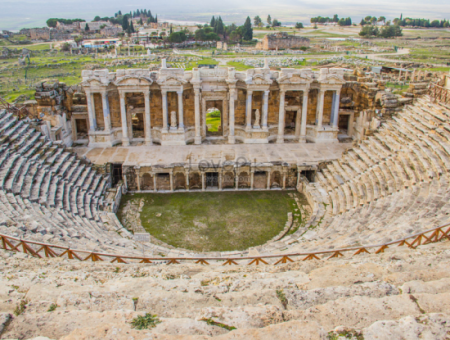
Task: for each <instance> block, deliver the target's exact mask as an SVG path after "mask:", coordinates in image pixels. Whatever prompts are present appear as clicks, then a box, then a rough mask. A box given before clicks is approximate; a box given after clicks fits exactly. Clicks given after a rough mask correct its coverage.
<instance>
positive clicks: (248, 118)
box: [245, 91, 253, 130]
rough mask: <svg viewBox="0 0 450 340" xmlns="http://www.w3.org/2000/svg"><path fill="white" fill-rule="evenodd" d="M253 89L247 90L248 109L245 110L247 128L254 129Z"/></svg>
mask: <svg viewBox="0 0 450 340" xmlns="http://www.w3.org/2000/svg"><path fill="white" fill-rule="evenodd" d="M252 95H253V91H247V109H246V112H245V120H246V127H245V129H246V130H251V129H252V98H253V96H252Z"/></svg>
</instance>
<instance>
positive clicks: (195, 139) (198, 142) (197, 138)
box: [194, 136, 202, 145]
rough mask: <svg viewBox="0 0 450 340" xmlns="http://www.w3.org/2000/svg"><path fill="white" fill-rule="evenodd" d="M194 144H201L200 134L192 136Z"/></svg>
mask: <svg viewBox="0 0 450 340" xmlns="http://www.w3.org/2000/svg"><path fill="white" fill-rule="evenodd" d="M194 144H197V145H198V144H202V137H201V136H195V138H194Z"/></svg>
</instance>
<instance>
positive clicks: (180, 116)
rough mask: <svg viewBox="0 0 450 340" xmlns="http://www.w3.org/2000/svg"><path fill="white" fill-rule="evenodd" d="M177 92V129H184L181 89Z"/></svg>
mask: <svg viewBox="0 0 450 340" xmlns="http://www.w3.org/2000/svg"><path fill="white" fill-rule="evenodd" d="M177 94H178V130H180V131H184V111H183V90H181V91H177Z"/></svg>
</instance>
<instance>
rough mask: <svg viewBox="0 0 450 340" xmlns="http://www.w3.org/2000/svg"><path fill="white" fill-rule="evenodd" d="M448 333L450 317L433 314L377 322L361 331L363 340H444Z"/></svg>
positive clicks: (449, 330)
mask: <svg viewBox="0 0 450 340" xmlns="http://www.w3.org/2000/svg"><path fill="white" fill-rule="evenodd" d="M449 332H450V317H449V316H448V315H447V314H435V313H431V314H427V315H417V316H407V317H404V318H401V319H400V320H387V321H377V322H375V323H374V324H372V325H370V326H369V327H367V328H365V329H364V330H363V334H364V339H365V340H382V339H389V340H403V339H408V340H419V339H421V340H422V339H424V340H444V339H448V334H449Z"/></svg>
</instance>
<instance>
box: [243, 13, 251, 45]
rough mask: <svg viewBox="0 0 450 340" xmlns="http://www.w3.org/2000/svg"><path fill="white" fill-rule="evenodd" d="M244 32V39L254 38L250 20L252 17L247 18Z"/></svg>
mask: <svg viewBox="0 0 450 340" xmlns="http://www.w3.org/2000/svg"><path fill="white" fill-rule="evenodd" d="M243 33H244V34H243V39H244V40H247V41H250V40H252V39H253V29H252V21H251V20H250V17H247V19H245V23H244V29H243Z"/></svg>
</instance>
